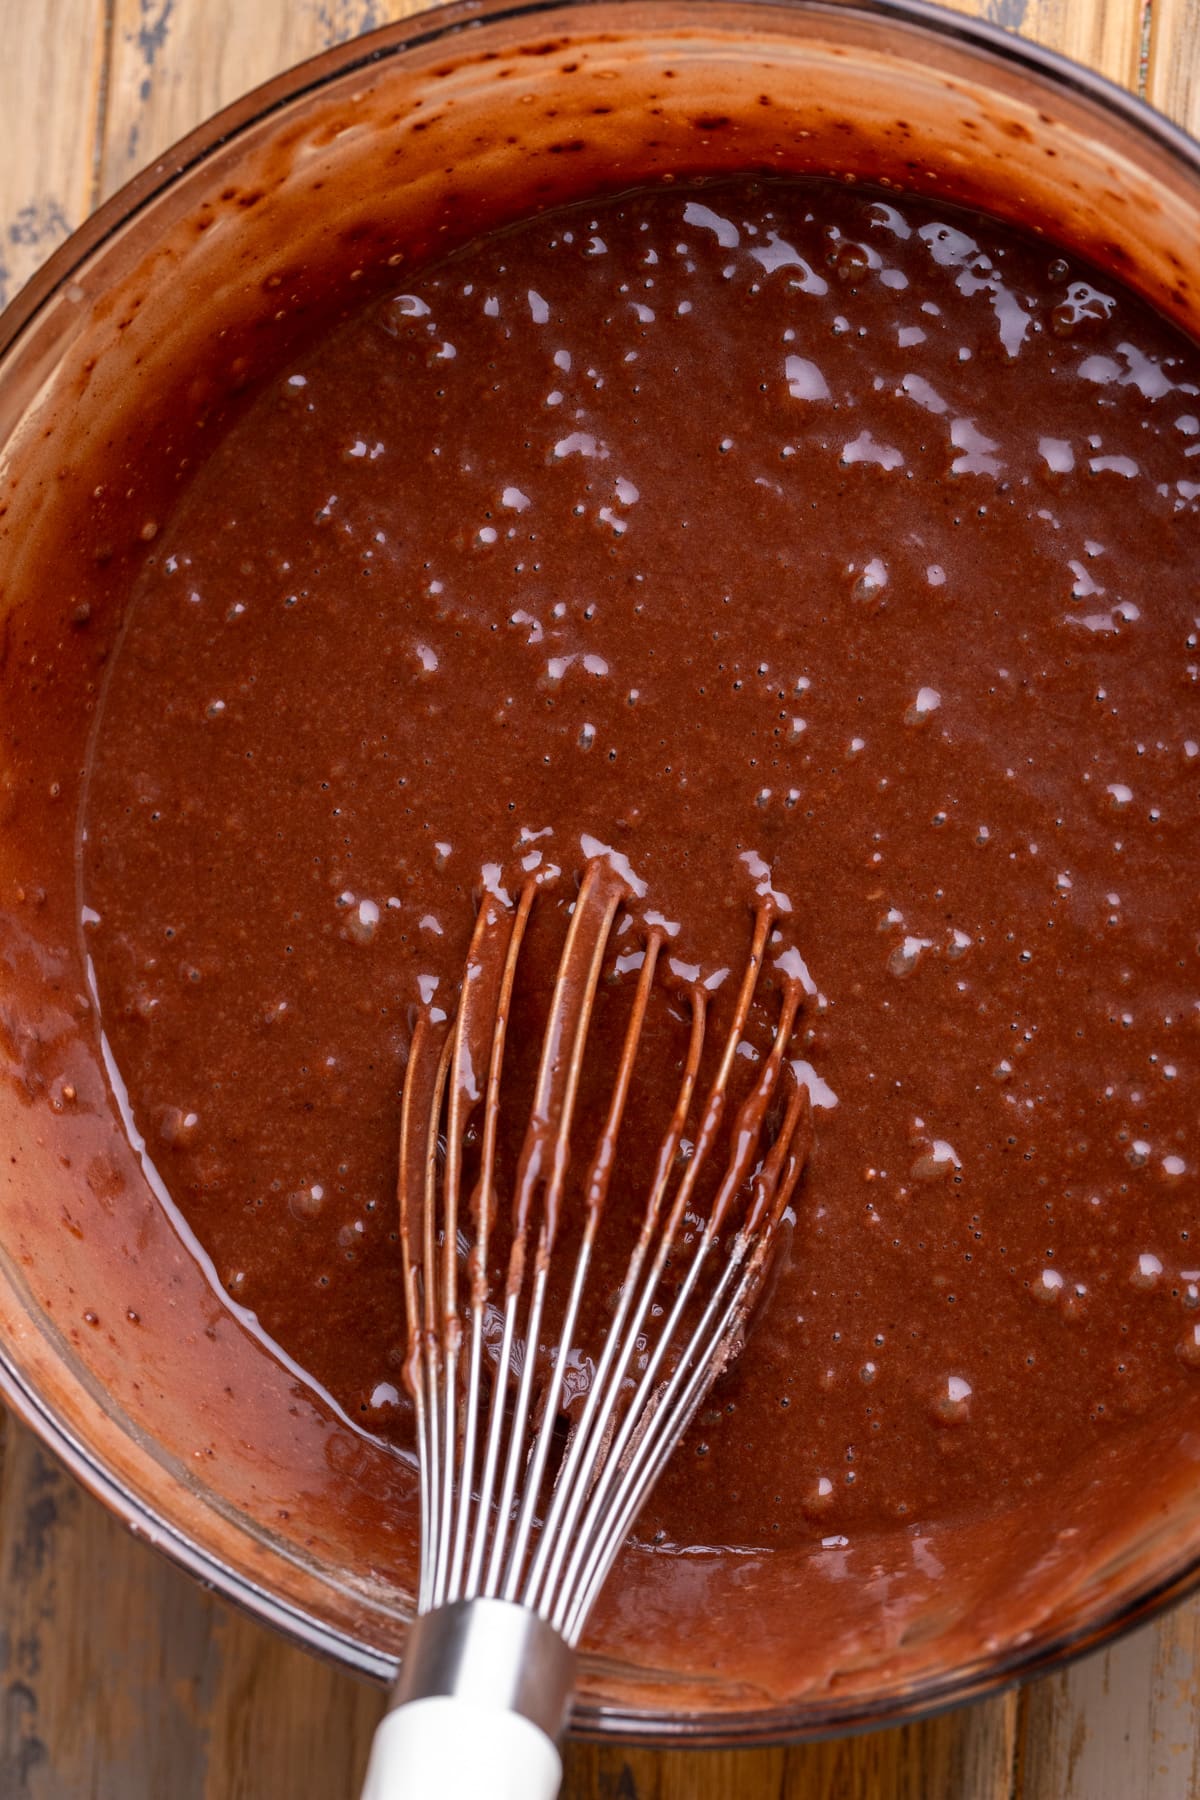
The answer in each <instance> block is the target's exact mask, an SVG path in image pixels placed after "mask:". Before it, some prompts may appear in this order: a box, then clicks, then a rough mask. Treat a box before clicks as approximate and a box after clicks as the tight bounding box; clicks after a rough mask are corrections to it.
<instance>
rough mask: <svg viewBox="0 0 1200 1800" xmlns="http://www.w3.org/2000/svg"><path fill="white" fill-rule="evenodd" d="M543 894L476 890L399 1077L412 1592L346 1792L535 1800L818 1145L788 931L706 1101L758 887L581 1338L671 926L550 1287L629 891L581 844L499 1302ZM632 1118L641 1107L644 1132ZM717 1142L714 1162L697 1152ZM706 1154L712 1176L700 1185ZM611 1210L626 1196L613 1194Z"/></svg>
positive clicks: (634, 1012) (751, 996) (651, 968)
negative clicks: (632, 1546)
mask: <svg viewBox="0 0 1200 1800" xmlns="http://www.w3.org/2000/svg"><path fill="white" fill-rule="evenodd" d="M536 892H537V883H536V881H530V882H529V883H528V884H527V885H526V887H525V888H524V889H523V890H522V892H521V893H520V895H519V898H518V901H517V903H516V905H515V906H513V905H510V904H508V903H507V902H506V901H504V900H503V899H500V898H498V897H497V896H495V895H493V894H488V895H486V896H485V898H484V902H483V904H482V906H481V908H480V913H479V918H478V921H477V924H476V929H475V934H474V937H473V939H472V944H471V950H470V953H469V956H468V961H467V966H466V970H465V974H464V980H463V984H462V993H461V998H460V1001H459V1006H458V1011H457V1014H456V1017H455V1019H454V1021H453V1024H451V1023H450V1022H449V1021H446V1020H444V1019H440V1018H437V1019H435V1018H434V1017H433V1015H432V1014H427V1015H425V1016H423V1017H421V1018H420V1019H419V1020H418V1022H417V1025H416V1028H415V1030H414V1034H413V1040H412V1045H411V1049H410V1053H409V1062H408V1067H407V1069H406V1072H405V1080H404V1095H403V1106H402V1115H401V1131H400V1168H399V1180H398V1197H399V1211H400V1237H401V1247H402V1254H403V1262H404V1295H405V1311H406V1318H407V1323H408V1362H407V1368H406V1379H407V1384H408V1386H409V1389H410V1391H411V1393H412V1396H413V1402H414V1414H415V1420H416V1434H417V1452H418V1468H419V1478H420V1503H421V1570H420V1590H419V1594H418V1607H417V1611H418V1617H417V1620H416V1623H415V1625H414V1626H413V1630H412V1633H411V1636H410V1640H409V1644H408V1647H407V1652H406V1657H405V1663H404V1667H403V1670H402V1673H401V1676H400V1680H399V1682H398V1684H397V1687H396V1690H395V1695H394V1704H393V1708H392V1710H391V1711H390V1712H389V1713H388V1715H387V1716H386V1718H385V1719H384V1722H383V1724H382V1725H381V1726H380V1729H379V1732H378V1734H377V1737H376V1742H375V1746H374V1750H373V1753H372V1760H371V1767H370V1771H369V1773H368V1780H367V1788H366V1792H365V1795H364V1800H467V1797H468V1796H471V1800H475V1797H476V1796H478V1795H480V1794H483V1793H486V1794H487V1795H489V1796H509V1795H511V1796H512V1800H552V1797H553V1795H554V1794H555V1793H556V1792H557V1788H558V1783H559V1779H560V1774H561V1765H560V1762H559V1758H558V1752H557V1749H556V1745H555V1739H556V1737H557V1735H558V1733H559V1731H560V1730H561V1727H562V1724H563V1722H564V1718H565V1713H566V1708H567V1705H568V1702H569V1697H570V1691H571V1687H572V1684H573V1676H574V1647H575V1645H576V1644H577V1642H578V1640H579V1637H580V1634H581V1632H582V1630H583V1627H584V1624H585V1623H586V1620H587V1617H588V1614H589V1613H590V1611H591V1608H592V1606H593V1604H594V1602H595V1599H596V1597H597V1595H598V1593H599V1591H600V1588H601V1586H602V1585H603V1582H604V1580H605V1577H606V1576H607V1574H608V1572H609V1569H610V1568H611V1566H612V1563H613V1561H614V1560H615V1558H616V1556H617V1554H618V1552H619V1551H620V1549H621V1547H622V1545H623V1544H624V1542H625V1540H626V1538H627V1536H628V1534H629V1531H630V1529H631V1527H632V1525H633V1523H634V1520H635V1518H636V1516H637V1513H638V1511H639V1510H640V1508H641V1506H642V1504H643V1502H644V1500H645V1498H646V1496H647V1494H648V1493H649V1491H650V1488H651V1487H652V1486H653V1483H654V1481H655V1480H656V1479H657V1477H658V1475H659V1473H660V1472H661V1470H662V1467H663V1465H664V1464H665V1462H666V1460H667V1458H668V1457H669V1456H670V1454H671V1452H672V1450H673V1449H674V1447H675V1445H676V1444H677V1443H678V1441H679V1439H680V1437H681V1436H682V1435H683V1433H684V1431H685V1430H686V1428H687V1426H688V1424H689V1422H690V1420H691V1419H692V1417H693V1415H694V1413H695V1411H696V1409H697V1407H698V1406H699V1405H700V1403H701V1401H702V1400H703V1398H704V1395H705V1394H706V1393H707V1391H708V1389H709V1387H710V1386H711V1384H712V1382H713V1381H714V1380H715V1378H716V1376H717V1375H718V1374H719V1373H720V1371H721V1369H722V1368H723V1367H724V1366H725V1364H726V1362H727V1361H728V1360H729V1358H730V1356H731V1355H733V1354H736V1350H737V1348H738V1346H739V1343H740V1337H741V1333H742V1330H743V1326H744V1322H745V1319H746V1315H747V1312H748V1310H749V1308H750V1305H751V1304H752V1302H753V1298H754V1296H755V1294H756V1292H757V1290H758V1288H759V1287H760V1285H761V1283H762V1280H763V1277H764V1275H765V1273H766V1270H767V1267H768V1264H769V1258H770V1256H771V1253H772V1251H773V1248H774V1245H775V1242H776V1238H777V1231H778V1226H779V1224H780V1221H781V1219H782V1217H783V1215H784V1212H785V1210H786V1208H787V1204H788V1201H789V1199H790V1197H791V1193H792V1190H793V1188H794V1187H795V1184H796V1182H797V1180H798V1179H799V1176H800V1173H801V1170H802V1169H803V1166H804V1162H805V1160H806V1157H807V1154H808V1148H809V1143H810V1140H811V1117H810V1112H809V1106H808V1093H807V1089H806V1088H805V1087H804V1086H803V1085H802V1084H801V1083H800V1082H799V1081H797V1079H796V1078H795V1075H794V1072H793V1071H792V1069H791V1065H790V1064H789V1063H788V1061H787V1056H786V1052H787V1049H788V1045H789V1043H790V1040H791V1036H792V1031H793V1027H794V1024H795V1020H796V1016H797V1013H798V1010H799V1007H800V1004H801V1000H802V995H803V987H802V975H801V970H802V965H798V961H797V958H796V955H795V952H794V951H788V950H786V949H783V948H780V949H779V950H778V953H777V954H775V956H774V961H773V963H772V965H771V967H772V971H773V981H772V984H771V985H772V986H773V988H774V989H775V992H776V995H777V998H776V1001H775V1004H776V1006H777V1011H776V1014H775V1017H774V1022H773V1024H772V1026H771V1028H770V1045H769V1049H768V1050H767V1053H766V1054H765V1055H762V1056H761V1057H760V1059H759V1061H758V1063H757V1065H756V1068H755V1073H754V1077H753V1081H752V1083H751V1086H750V1091H749V1092H748V1093H747V1094H745V1095H744V1096H743V1097H742V1098H741V1100H740V1101H739V1104H738V1106H737V1108H736V1109H735V1110H734V1112H733V1114H732V1116H731V1117H730V1118H728V1119H727V1118H726V1112H727V1105H728V1096H729V1089H730V1078H731V1073H732V1070H733V1065H734V1058H735V1056H736V1054H737V1052H738V1050H739V1047H740V1046H742V1045H743V1043H744V1041H745V1040H744V1034H745V1032H746V1030H747V1024H748V1020H749V1018H750V1015H751V1010H752V1007H753V1006H754V1004H755V999H756V992H757V989H758V984H759V979H760V975H761V974H762V971H763V968H764V962H765V960H766V958H767V955H768V949H769V947H770V946H772V945H774V944H776V943H777V942H778V941H779V940H778V933H777V932H775V930H774V927H775V909H774V906H773V904H772V902H771V901H770V900H764V901H763V903H762V905H761V906H760V907H759V909H758V911H757V913H756V915H755V921H754V931H753V938H752V943H751V946H750V952H749V956H748V959H747V964H746V968H745V971H744V974H743V977H742V980H741V983H740V985H739V987H738V990H737V993H736V996H735V1000H734V1005H733V1013H732V1017H731V1018H730V1020H729V1022H728V1025H727V1028H726V1030H725V1033H724V1035H723V1038H722V1039H721V1041H720V1044H719V1046H718V1048H717V1051H716V1067H715V1071H714V1073H713V1074H712V1076H711V1079H710V1081H709V1085H708V1087H707V1091H706V1092H705V1094H704V1097H703V1100H702V1101H701V1102H700V1103H699V1104H698V1105H697V1104H696V1102H697V1095H696V1089H697V1084H698V1080H699V1075H700V1069H701V1062H702V1058H703V1056H704V1051H705V1034H706V1026H707V1015H708V998H709V996H708V993H707V991H706V989H705V988H704V987H703V985H702V984H700V983H698V982H695V983H693V984H692V985H691V986H690V987H689V988H688V989H687V990H686V991H687V999H688V1003H689V1004H690V1027H689V1031H688V1041H687V1046H686V1053H685V1055H684V1058H683V1061H682V1073H681V1076H680V1081H679V1086H678V1091H677V1095H676V1100H675V1105H674V1110H673V1112H672V1114H671V1117H670V1119H669V1121H668V1123H667V1125H666V1128H665V1130H664V1131H663V1133H662V1136H661V1138H660V1140H659V1142H658V1147H657V1154H656V1156H655V1158H654V1162H653V1173H652V1176H651V1179H650V1182H649V1188H648V1192H646V1193H645V1194H644V1195H640V1196H638V1197H637V1198H638V1202H639V1205H640V1224H639V1228H638V1231H637V1236H636V1240H635V1242H634V1244H633V1247H632V1250H631V1251H630V1254H629V1258H628V1264H627V1267H626V1269H625V1274H624V1279H623V1281H622V1283H621V1286H620V1288H619V1291H618V1293H617V1295H616V1298H615V1301H614V1303H613V1307H612V1312H611V1316H610V1317H609V1318H608V1319H607V1321H606V1324H605V1327H604V1329H603V1333H602V1336H601V1341H600V1342H599V1343H598V1344H596V1345H594V1346H593V1345H590V1344H589V1345H587V1346H586V1347H585V1346H583V1345H581V1343H580V1318H581V1308H582V1307H583V1303H584V1299H585V1291H586V1286H587V1278H588V1273H589V1269H590V1267H591V1265H592V1261H593V1251H594V1249H595V1245H596V1240H597V1234H598V1232H599V1229H600V1225H601V1221H602V1218H603V1215H604V1211H605V1202H606V1200H607V1198H608V1191H609V1186H610V1184H611V1181H612V1178H613V1174H614V1171H615V1168H616V1166H617V1157H616V1152H617V1145H618V1137H619V1134H620V1130H621V1125H622V1121H623V1119H624V1116H625V1112H626V1105H627V1101H628V1098H629V1092H630V1084H631V1080H632V1076H633V1070H634V1064H635V1061H636V1058H637V1053H638V1048H639V1044H640V1043H641V1040H642V1034H643V1028H644V1025H645V1022H646V1013H647V1007H648V1005H649V1001H650V996H651V991H652V988H653V984H654V978H655V969H656V965H657V963H658V960H659V955H660V952H661V950H662V947H663V944H664V942H665V932H664V931H663V930H661V929H658V928H652V929H649V930H648V931H647V933H646V936H645V939H644V953H643V955H642V960H641V966H640V969H639V971H638V980H637V988H636V993H635V995H634V998H633V1004H632V1008H631V1010H630V1014H629V1017H628V1021H627V1023H626V1025H625V1027H624V1031H623V1035H622V1038H621V1046H620V1054H619V1056H618V1059H617V1066H616V1070H615V1074H614V1075H613V1077H612V1081H611V1087H610V1088H609V1090H608V1094H607V1101H606V1104H605V1107H604V1116H603V1124H602V1126H601V1128H600V1130H599V1133H598V1138H597V1141H596V1145H595V1149H594V1152H593V1155H592V1158H591V1161H590V1163H589V1164H588V1166H587V1173H586V1176H585V1178H584V1181H583V1185H582V1190H581V1193H580V1195H579V1197H578V1204H577V1205H576V1207H575V1208H574V1210H573V1214H572V1217H573V1218H574V1219H575V1221H576V1225H575V1230H576V1237H577V1241H576V1242H575V1244H574V1249H573V1259H572V1261H571V1273H570V1279H569V1282H568V1283H567V1284H566V1285H565V1287H563V1286H561V1285H560V1286H557V1287H555V1288H554V1289H552V1287H551V1282H550V1273H551V1266H552V1254H553V1252H554V1251H555V1247H556V1244H557V1245H559V1246H560V1249H559V1254H560V1256H561V1255H562V1254H563V1246H562V1243H561V1240H562V1236H563V1216H564V1204H563V1203H564V1198H565V1194H566V1184H567V1177H568V1170H569V1168H570V1165H571V1149H572V1141H571V1133H572V1124H573V1121H574V1118H575V1113H576V1102H577V1099H578V1098H579V1091H580V1081H581V1076H582V1073H583V1065H584V1050H585V1045H586V1042H587V1036H588V1030H589V1026H590V1024H591V1022H592V1015H593V1008H594V1004H595V1000H596V994H597V989H598V986H599V983H600V979H601V973H602V970H603V967H604V963H605V957H606V953H607V951H608V947H609V941H610V937H611V935H612V932H613V927H614V921H615V920H616V917H617V914H618V912H619V911H620V909H621V907H622V904H623V903H624V902H625V900H626V899H627V897H628V895H629V889H628V886H627V885H626V882H625V881H624V879H623V878H622V877H621V876H620V875H618V874H617V873H616V872H615V871H614V869H613V868H612V867H611V866H610V864H609V863H608V862H606V861H602V860H596V861H592V862H590V863H589V864H588V866H587V868H586V870H585V872H584V876H583V880H582V882H581V885H580V889H579V894H578V897H577V899H576V901H575V904H574V907H573V909H572V911H571V922H570V926H569V929H568V932H567V938H566V944H565V947H564V949H563V952H562V956H561V959H560V962H559V965H558V973H557V978H556V981H555V985H554V991H553V994H552V996H551V1000H550V1006H549V1009H548V1013H547V1017H546V1021H545V1030H544V1034H543V1036H542V1048H541V1056H540V1060H539V1064H538V1071H537V1078H536V1084H535V1089H534V1098H533V1103H532V1107H531V1109H530V1117H529V1123H528V1126H527V1129H526V1132H525V1136H524V1140H523V1144H522V1149H521V1152H520V1156H519V1159H518V1161H517V1167H516V1172H515V1178H514V1179H513V1181H512V1184H511V1185H512V1188H513V1196H512V1203H511V1222H510V1227H509V1237H508V1242H507V1257H506V1272H505V1274H504V1276H503V1279H502V1281H497V1282H496V1283H495V1284H494V1285H495V1289H496V1300H495V1301H493V1298H492V1290H493V1282H492V1278H491V1276H490V1274H489V1269H490V1267H491V1262H492V1261H494V1260H495V1255H496V1249H497V1242H498V1227H499V1224H500V1218H499V1202H498V1195H497V1152H498V1139H499V1120H500V1102H501V1077H502V1072H503V1068H504V1054H505V1040H506V1034H507V1031H508V1023H509V1017H510V1011H511V1006H512V998H513V989H514V982H515V978H516V970H517V962H518V957H519V955H520V951H521V946H522V943H523V941H524V938H525V932H526V927H527V925H528V922H529V917H530V913H531V910H532V907H533V904H534V899H535V895H536ZM694 1114H695V1116H693V1115H694ZM769 1121H770V1122H771V1126H772V1129H771V1130H770V1131H768V1122H769ZM645 1123H646V1122H645V1120H643V1119H639V1121H638V1124H639V1126H640V1127H641V1128H642V1129H643V1130H644V1128H645ZM688 1129H690V1130H691V1132H692V1134H693V1135H692V1141H691V1143H690V1145H689V1146H688V1147H687V1149H686V1151H685V1149H684V1134H685V1130H688ZM468 1131H469V1132H470V1134H471V1135H470V1141H471V1146H472V1148H471V1155H470V1158H469V1159H468V1155H467V1143H468ZM768 1137H769V1138H770V1142H769V1144H768V1143H766V1142H765V1140H766V1139H767V1138H768ZM719 1144H722V1145H724V1152H725V1161H724V1163H723V1164H721V1165H719V1164H718V1161H717V1158H716V1157H715V1156H713V1151H714V1149H715V1148H716V1146H718V1145H719ZM710 1159H711V1161H712V1165H713V1168H714V1169H717V1168H718V1167H719V1168H720V1173H719V1175H717V1176H716V1178H715V1179H713V1178H709V1179H707V1180H705V1174H706V1170H707V1165H708V1164H709V1162H710ZM468 1160H470V1162H471V1165H472V1166H471V1168H470V1170H469V1171H468V1169H467V1167H466V1164H467V1162H468ZM468 1184H469V1192H466V1191H465V1189H466V1188H467V1186H468ZM629 1210H630V1209H629V1207H628V1196H627V1195H626V1194H624V1193H623V1195H622V1212H623V1213H626V1212H628V1211H629ZM633 1216H634V1217H635V1218H637V1217H639V1214H637V1213H635V1214H634V1215H633ZM681 1267H682V1272H681ZM556 1307H557V1310H556ZM497 1325H498V1326H499V1342H498V1343H497V1342H496V1341H495V1340H496V1335H497ZM544 1343H549V1344H552V1345H554V1346H555V1348H554V1349H553V1350H552V1351H551V1353H550V1354H549V1357H548V1359H541V1360H543V1361H544V1363H545V1371H544V1374H543V1377H542V1379H541V1380H540V1381H539V1379H538V1373H537V1370H538V1364H539V1360H540V1359H539V1355H538V1347H539V1346H541V1345H543V1344H544ZM585 1348H586V1350H587V1351H588V1352H589V1353H590V1352H592V1351H594V1355H591V1357H590V1360H591V1362H592V1372H591V1377H590V1381H589V1382H588V1384H587V1387H586V1392H585V1393H584V1394H583V1396H582V1398H580V1397H578V1396H577V1397H576V1400H575V1403H574V1405H572V1404H571V1396H570V1392H569V1387H568V1382H569V1373H570V1368H571V1358H572V1356H573V1355H574V1356H575V1357H576V1358H578V1356H579V1354H580V1353H581V1352H582V1351H583V1350H584V1349H585Z"/></svg>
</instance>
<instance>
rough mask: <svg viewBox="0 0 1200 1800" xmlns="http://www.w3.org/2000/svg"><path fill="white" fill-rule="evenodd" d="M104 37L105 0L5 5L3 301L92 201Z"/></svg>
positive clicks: (0, 89)
mask: <svg viewBox="0 0 1200 1800" xmlns="http://www.w3.org/2000/svg"><path fill="white" fill-rule="evenodd" d="M106 42H107V40H106V33H105V0H54V3H53V6H52V7H51V6H49V5H46V6H25V5H17V6H7V7H5V9H4V54H3V56H2V57H0V119H3V121H4V161H3V167H2V168H0V306H6V305H7V304H8V302H9V300H11V298H12V296H13V295H14V294H15V293H16V292H17V289H18V288H20V287H22V286H23V285H24V284H25V282H26V281H28V279H29V277H30V276H31V275H32V274H33V272H34V270H35V269H36V268H37V267H38V266H39V264H40V263H42V262H44V261H45V259H46V257H47V256H48V255H49V254H50V252H51V250H53V249H54V247H55V245H56V244H59V243H61V242H62V240H63V238H65V237H66V236H67V235H68V233H69V232H71V231H73V230H74V229H75V227H76V225H78V224H79V223H80V222H81V220H83V219H84V218H85V217H86V216H87V214H88V213H89V212H90V210H91V208H92V206H93V204H94V196H93V180H94V172H95V162H96V153H97V149H98V138H97V116H98V105H99V98H100V90H101V85H102V78H103V73H104V67H105V61H106ZM51 121H52V122H53V123H52V126H51V124H50V122H51Z"/></svg>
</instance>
